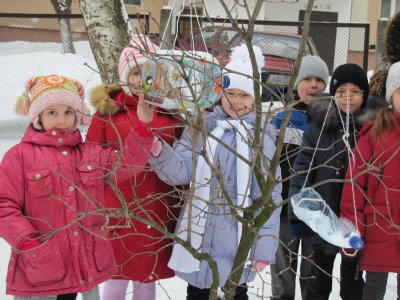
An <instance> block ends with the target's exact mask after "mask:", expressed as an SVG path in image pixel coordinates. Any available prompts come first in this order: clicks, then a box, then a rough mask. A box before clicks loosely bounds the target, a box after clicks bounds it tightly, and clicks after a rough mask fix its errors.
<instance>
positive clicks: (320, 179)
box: [288, 100, 376, 253]
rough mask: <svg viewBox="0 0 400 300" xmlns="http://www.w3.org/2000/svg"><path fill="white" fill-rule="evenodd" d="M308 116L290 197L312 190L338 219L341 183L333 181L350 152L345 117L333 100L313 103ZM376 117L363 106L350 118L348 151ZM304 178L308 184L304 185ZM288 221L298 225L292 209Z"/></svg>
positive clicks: (338, 177) (321, 243)
mask: <svg viewBox="0 0 400 300" xmlns="http://www.w3.org/2000/svg"><path fill="white" fill-rule="evenodd" d="M367 102H368V101H367ZM308 112H309V115H310V118H311V120H312V122H311V123H310V124H309V125H308V127H307V129H306V130H305V131H304V134H303V145H302V146H301V147H300V152H299V154H298V155H297V157H296V159H295V162H294V165H293V169H294V170H295V172H296V174H297V175H296V176H295V177H293V178H292V179H291V181H290V189H289V197H291V196H292V195H294V194H296V193H298V192H299V191H300V190H301V189H302V188H303V186H304V187H311V186H313V187H314V188H315V190H316V191H317V192H318V193H319V194H320V195H321V197H322V198H323V199H324V200H325V201H326V203H327V204H328V205H329V206H330V208H331V209H332V210H333V211H334V212H335V213H336V214H337V215H339V212H340V199H341V195H342V189H343V183H342V182H333V181H335V180H342V179H344V177H345V175H346V170H347V166H348V160H349V157H348V153H349V152H348V150H349V149H348V147H346V145H345V142H344V139H343V136H344V134H345V126H346V114H345V113H343V112H340V111H339V109H338V107H337V106H336V104H335V102H334V101H333V100H318V101H314V102H312V103H311V104H310V106H309V110H308ZM375 113H376V112H374V111H372V110H370V109H368V105H366V103H363V106H362V107H361V110H360V111H359V113H356V114H354V115H350V122H349V128H348V132H349V137H348V142H349V145H350V147H351V148H353V147H354V146H355V143H356V140H357V131H358V130H360V129H361V127H362V126H363V125H364V124H365V123H366V122H367V121H368V120H371V119H373V118H374V116H375ZM318 139H319V141H318ZM315 149H317V150H316V151H315ZM314 152H315V155H314ZM313 155H314V158H313ZM308 172H309V175H308V177H307V173H308ZM306 177H307V182H305V181H306ZM332 180H333V181H332ZM288 218H289V222H290V223H292V222H301V221H300V220H299V219H298V218H297V216H296V215H295V214H294V213H293V208H292V206H291V205H290V206H289V212H288ZM310 239H311V241H312V242H313V244H314V245H317V246H318V247H320V248H321V250H323V251H325V252H326V253H335V252H337V250H338V249H337V248H336V247H335V246H333V245H331V244H329V243H327V242H325V241H324V240H322V239H321V238H320V237H319V236H318V235H317V234H315V233H314V232H312V235H311V236H310Z"/></svg>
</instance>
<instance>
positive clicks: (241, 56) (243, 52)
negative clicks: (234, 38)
mask: <svg viewBox="0 0 400 300" xmlns="http://www.w3.org/2000/svg"><path fill="white" fill-rule="evenodd" d="M253 51H254V55H255V57H256V62H257V67H258V68H259V69H261V68H262V67H263V66H264V56H263V54H262V51H261V49H260V48H259V47H258V46H253ZM238 60H241V61H242V62H244V63H250V64H251V60H250V53H249V49H247V46H246V44H241V45H240V46H237V47H235V48H233V51H232V54H231V61H238Z"/></svg>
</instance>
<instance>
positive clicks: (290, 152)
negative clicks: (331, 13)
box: [271, 55, 329, 299]
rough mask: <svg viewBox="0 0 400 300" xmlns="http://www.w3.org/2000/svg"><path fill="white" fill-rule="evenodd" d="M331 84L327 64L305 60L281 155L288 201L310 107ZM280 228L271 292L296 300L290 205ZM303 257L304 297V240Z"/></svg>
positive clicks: (279, 118)
mask: <svg viewBox="0 0 400 300" xmlns="http://www.w3.org/2000/svg"><path fill="white" fill-rule="evenodd" d="M328 81H329V72H328V67H327V65H326V63H325V62H324V61H323V60H322V59H321V58H320V57H319V56H313V55H310V56H305V57H303V59H302V61H301V65H300V69H299V72H298V74H297V78H296V81H295V82H294V88H295V93H294V94H295V100H296V101H297V102H296V104H295V105H294V106H293V111H292V113H291V115H290V120H289V123H288V125H287V127H286V131H285V139H284V145H283V149H282V154H281V163H280V165H281V169H282V178H283V180H286V181H283V188H282V198H283V199H287V197H288V192H289V187H290V182H289V180H288V179H289V178H290V176H291V173H292V172H291V171H292V169H293V162H294V159H295V158H296V154H297V153H298V151H299V147H300V145H301V138H302V136H303V131H304V130H305V129H306V127H307V124H308V116H307V108H308V104H309V103H311V101H313V99H314V98H316V97H318V96H320V95H322V93H323V92H324V90H325V88H326V85H327V83H328ZM285 116H286V112H281V113H278V114H277V115H276V116H275V119H273V120H272V124H274V125H275V126H276V128H277V129H278V134H279V129H280V127H281V124H282V122H283V120H284V118H285ZM280 223H281V226H280V231H279V240H280V243H279V246H278V250H277V252H276V263H275V264H274V265H271V289H272V299H294V298H295V291H296V272H297V261H298V259H296V254H297V253H298V254H299V255H300V252H299V250H300V247H299V246H300V239H298V238H294V237H293V236H292V235H291V233H290V227H289V223H288V220H287V205H284V206H283V207H282V212H281V220H280ZM301 255H302V256H303V257H304V258H303V259H302V260H301V265H300V286H301V293H302V295H304V293H305V286H306V284H307V282H308V279H310V278H311V276H312V274H311V273H310V272H311V263H310V262H309V261H308V260H307V258H311V256H312V245H311V244H310V243H308V242H307V241H303V243H302V245H301Z"/></svg>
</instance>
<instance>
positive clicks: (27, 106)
mask: <svg viewBox="0 0 400 300" xmlns="http://www.w3.org/2000/svg"><path fill="white" fill-rule="evenodd" d="M84 99H85V92H84V89H83V86H82V84H80V83H79V82H78V81H76V80H74V79H70V78H67V77H64V76H59V75H55V74H52V75H48V76H35V77H32V78H31V79H29V80H28V81H27V82H26V84H25V92H24V93H23V94H22V95H21V96H20V97H19V98H18V100H17V103H16V107H15V111H16V113H17V114H19V115H25V116H26V115H27V116H28V117H29V121H30V122H31V123H32V124H33V125H34V127H35V128H37V129H42V126H41V125H40V124H39V114H40V113H41V112H42V111H43V110H44V109H45V108H46V107H48V106H49V105H52V104H65V105H68V106H70V107H72V108H73V109H74V111H75V113H76V124H75V127H76V126H78V125H87V124H89V115H90V111H89V109H88V108H87V107H86V105H85V103H84Z"/></svg>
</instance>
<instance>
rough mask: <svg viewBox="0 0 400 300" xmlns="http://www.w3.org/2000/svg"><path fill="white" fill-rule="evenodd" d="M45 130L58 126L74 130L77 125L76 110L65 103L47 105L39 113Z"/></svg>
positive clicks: (60, 128) (64, 129)
mask: <svg viewBox="0 0 400 300" xmlns="http://www.w3.org/2000/svg"><path fill="white" fill-rule="evenodd" d="M39 120H40V123H41V124H42V127H43V129H44V130H45V131H47V130H50V129H53V128H56V129H58V130H61V131H67V130H73V129H74V127H75V121H76V115H75V110H74V109H73V108H72V107H71V106H68V105H65V104H53V105H49V106H47V107H46V108H45V109H44V110H43V111H42V112H41V113H40V115H39Z"/></svg>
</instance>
